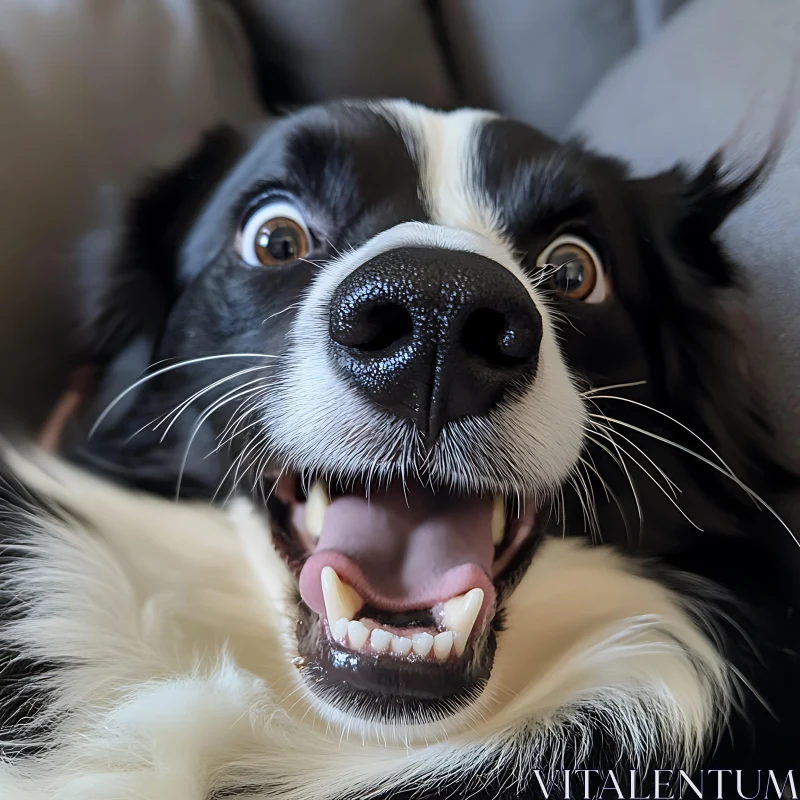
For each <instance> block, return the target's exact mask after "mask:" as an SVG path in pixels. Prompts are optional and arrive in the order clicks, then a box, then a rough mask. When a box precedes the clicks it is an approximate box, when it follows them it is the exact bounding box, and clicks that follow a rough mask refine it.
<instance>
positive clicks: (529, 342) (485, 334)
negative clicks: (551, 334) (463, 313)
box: [461, 308, 541, 369]
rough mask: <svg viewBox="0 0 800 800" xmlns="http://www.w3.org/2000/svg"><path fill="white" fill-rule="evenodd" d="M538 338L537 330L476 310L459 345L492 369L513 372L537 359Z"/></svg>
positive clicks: (494, 312)
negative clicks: (514, 369) (496, 368)
mask: <svg viewBox="0 0 800 800" xmlns="http://www.w3.org/2000/svg"><path fill="white" fill-rule="evenodd" d="M540 338H541V335H540V331H539V329H538V328H536V326H532V325H528V324H526V323H525V322H524V321H521V320H520V321H514V320H513V319H512V318H510V317H509V316H506V315H505V314H502V313H501V312H499V311H496V310H495V309H491V308H478V309H476V310H475V311H473V312H472V314H470V316H469V319H468V320H467V322H466V324H465V325H464V328H463V330H462V333H461V345H462V347H463V348H464V350H465V351H466V352H467V353H468V354H469V355H471V356H473V357H478V358H480V359H482V360H483V361H484V362H486V363H487V364H488V365H489V366H491V367H499V368H503V367H505V368H509V369H513V368H514V367H519V366H523V365H525V364H527V363H528V362H529V361H530V360H531V359H532V358H534V357H535V356H536V354H537V352H538V348H539V342H540Z"/></svg>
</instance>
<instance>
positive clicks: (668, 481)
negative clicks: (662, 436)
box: [591, 414, 682, 500]
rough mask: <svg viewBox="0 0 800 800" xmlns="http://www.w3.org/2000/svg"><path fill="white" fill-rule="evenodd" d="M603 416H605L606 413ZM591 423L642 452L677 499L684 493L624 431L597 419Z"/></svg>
mask: <svg viewBox="0 0 800 800" xmlns="http://www.w3.org/2000/svg"><path fill="white" fill-rule="evenodd" d="M603 416H605V414H604V415H603ZM591 425H592V427H593V428H594V429H595V430H604V431H606V433H609V434H613V435H614V436H616V437H617V438H618V439H622V441H623V442H627V443H628V444H629V445H630V446H631V447H633V448H634V449H635V450H637V451H638V452H639V453H641V454H642V455H643V456H644V457H645V458H646V459H647V460H648V461H649V462H650V464H651V465H652V466H653V468H654V469H655V470H657V471H658V473H659V474H660V475H661V477H662V478H664V480H665V481H666V484H667V486H668V487H669V489H670V493H671V494H672V496H673V497H674V498H675V499H676V500H677V499H678V494H680V493H682V492H681V488H680V487H679V486H678V484H676V483H675V481H673V480H672V479H671V478H670V477H669V475H667V473H666V472H664V470H663V469H661V467H659V466H658V464H656V462H655V461H653V459H652V458H651V457H650V456H649V455H648V454H647V453H646V452H645V451H644V450H642V448H641V447H639V445H637V444H636V442H634V441H633V440H632V439H630V438H629V437H627V436H625V435H624V434H623V433H620V432H619V431H618V430H615V429H614V428H612V427H611V426H610V425H603V424H602V423H600V422H598V421H597V420H591Z"/></svg>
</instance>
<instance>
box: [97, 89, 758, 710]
mask: <svg viewBox="0 0 800 800" xmlns="http://www.w3.org/2000/svg"><path fill="white" fill-rule="evenodd" d="M232 164H233V165H234V166H231V165H232ZM220 165H222V168H221V169H220V168H219V167H220ZM750 185H751V184H750V182H749V180H744V181H741V182H739V183H734V184H729V185H727V186H723V185H722V184H721V182H720V180H719V174H718V170H717V166H716V164H711V165H709V167H708V168H707V169H706V170H704V171H702V172H701V173H700V174H699V176H697V177H695V178H693V179H689V178H688V177H687V176H686V175H685V174H684V173H683V172H681V171H679V170H678V171H674V172H671V173H668V174H664V175H661V176H658V177H656V178H652V179H647V180H633V179H630V178H629V177H628V176H627V175H626V172H625V170H624V168H623V167H622V166H621V165H620V164H619V163H618V162H616V161H612V160H609V159H605V158H601V157H597V156H595V155H593V154H591V153H588V152H585V151H584V150H583V149H581V148H580V147H579V146H578V145H566V146H565V145H559V144H558V143H556V142H554V141H552V140H550V139H548V138H546V137H544V136H543V135H541V134H539V133H537V132H536V131H534V130H532V129H531V128H529V127H527V126H525V125H522V124H519V123H515V122H511V121H508V120H505V119H502V118H499V117H496V116H494V115H491V114H488V113H483V112H476V111H458V112H454V113H449V114H446V113H438V112H434V111H429V110H425V109H422V108H419V107H416V106H413V105H410V104H408V103H404V102H387V103H380V104H358V103H341V104H334V105H329V106H325V107H319V108H313V109H310V110H307V111H305V112H303V113H300V114H298V115H295V116H292V117H289V118H287V119H285V120H281V121H278V122H275V123H273V124H271V125H270V126H269V127H267V128H266V130H264V131H263V133H262V134H260V135H259V136H258V137H257V138H256V139H255V140H254V141H252V142H244V141H242V140H239V139H236V138H231V137H228V136H225V135H218V136H214V137H211V138H210V139H209V140H208V141H207V142H206V145H205V147H204V148H203V150H202V151H201V153H200V154H199V155H198V156H196V157H195V158H194V159H192V161H191V162H190V163H188V164H187V165H184V166H183V167H182V168H181V169H179V170H178V171H177V172H176V173H175V174H174V175H172V176H170V177H169V178H167V179H166V180H164V181H162V182H161V183H160V185H159V186H158V187H157V188H156V189H155V190H153V191H151V192H149V193H148V195H147V197H146V198H145V199H143V200H142V201H141V202H140V203H138V204H137V205H135V206H134V209H133V211H132V214H131V222H132V226H131V229H130V230H131V231H132V233H129V234H128V237H129V238H127V239H126V240H125V243H126V244H125V246H124V247H123V248H122V250H121V253H122V255H121V262H117V264H116V265H115V269H117V270H119V271H118V272H117V273H116V276H115V277H116V279H117V280H119V281H121V283H118V285H117V287H116V290H115V291H116V292H117V295H118V297H119V298H121V300H120V302H119V303H116V304H115V303H113V302H110V300H109V295H108V294H106V295H104V306H103V308H104V309H105V310H106V311H108V309H109V308H112V309H118V308H124V309H125V315H124V316H122V317H116V316H114V315H113V314H112V315H110V316H109V315H108V314H106V316H105V317H103V319H102V320H101V321H102V322H103V323H104V324H105V327H104V328H103V331H102V332H103V334H104V338H102V341H103V342H104V355H110V354H116V353H118V352H119V350H120V349H121V347H122V345H123V343H126V342H128V341H129V340H130V335H131V334H132V333H133V332H141V331H142V330H147V331H149V333H150V335H151V336H152V337H153V339H154V340H155V341H156V342H157V344H156V346H155V349H154V351H153V356H152V359H151V360H153V361H156V360H157V361H159V362H160V363H159V364H158V366H157V368H156V373H155V374H154V375H153V376H151V377H149V378H147V379H146V380H143V381H141V382H139V383H138V384H137V389H136V391H135V392H134V393H131V394H128V395H126V399H127V400H130V399H131V398H132V397H133V398H135V402H134V403H133V405H129V407H128V410H127V411H126V413H125V414H124V415H123V417H122V419H121V420H119V421H118V422H117V424H116V425H108V424H107V423H104V424H103V425H101V426H100V428H99V430H98V433H97V438H96V441H95V443H94V444H93V445H92V446H91V447H90V449H89V451H88V454H89V458H91V459H92V460H94V461H95V463H101V464H102V465H103V467H104V468H105V469H106V470H108V471H112V472H115V473H116V474H118V475H120V476H122V477H125V478H126V479H128V480H130V481H132V482H134V483H137V484H140V485H143V486H148V487H150V488H157V489H159V490H163V491H166V492H172V491H174V490H175V482H176V480H177V479H178V478H179V477H180V480H181V482H182V485H183V487H184V489H185V490H187V491H189V492H192V493H194V494H201V495H209V496H210V495H213V494H214V493H215V492H216V493H217V496H218V497H219V498H224V497H226V496H228V495H229V494H230V493H231V491H232V490H233V489H234V488H235V487H237V486H245V487H247V488H248V489H257V490H258V493H257V497H259V498H262V499H263V501H264V503H265V505H266V506H267V507H268V508H269V511H270V514H271V520H272V530H273V538H274V543H275V546H276V549H277V550H278V551H279V552H280V553H281V555H282V556H283V559H284V562H285V565H286V570H287V573H288V574H289V575H290V576H291V579H292V580H291V582H290V583H291V586H292V587H293V589H292V591H293V592H294V594H293V595H292V597H291V598H289V600H288V602H287V604H286V606H285V609H284V610H285V612H286V613H287V614H289V615H290V616H291V624H292V626H293V637H292V641H291V642H290V645H289V646H290V652H294V654H295V656H296V659H297V665H298V667H300V670H299V674H300V675H301V676H302V678H303V680H304V681H305V682H306V684H307V686H308V687H309V688H310V689H311V690H312V692H313V693H314V694H315V695H316V696H317V698H318V699H319V702H320V703H321V704H322V705H323V706H324V707H325V708H327V709H328V712H329V714H330V715H334V716H335V715H336V714H337V713H341V714H345V715H349V716H350V717H352V718H359V719H369V720H378V721H380V722H388V723H393V722H396V721H403V722H414V723H424V722H427V721H430V720H434V719H442V718H446V717H448V716H449V715H453V714H457V712H459V711H462V710H463V709H465V708H466V707H468V706H469V704H470V703H471V702H473V701H474V700H475V698H476V697H477V696H478V695H480V693H481V691H482V689H483V688H484V686H485V685H486V684H487V681H488V680H489V678H490V675H491V673H492V667H493V659H494V658H495V656H496V651H497V648H499V647H506V648H510V649H513V648H514V640H513V637H504V634H503V633H502V629H503V625H504V607H505V605H506V603H507V602H508V600H509V598H510V597H512V596H513V594H514V592H515V588H516V587H517V586H518V585H519V583H520V581H521V580H523V578H524V576H525V574H526V572H527V571H528V569H529V566H530V565H531V564H532V563H535V560H536V552H537V544H538V543H539V542H540V541H541V540H542V539H543V537H545V536H546V535H547V534H550V533H553V532H558V534H559V535H561V534H562V532H563V533H566V534H569V535H575V534H578V535H583V534H584V533H585V534H587V535H589V536H591V538H592V539H594V540H595V541H597V540H600V541H603V542H611V543H614V544H617V545H619V546H621V547H625V548H627V549H629V550H632V551H634V552H647V553H652V552H665V551H669V550H671V549H674V548H676V547H681V546H682V545H683V543H684V542H685V541H686V540H687V538H688V537H687V534H690V535H691V536H697V535H699V534H698V533H697V530H696V529H697V528H700V527H703V528H707V529H708V528H710V529H712V530H714V531H716V532H725V531H727V530H729V529H731V528H732V522H731V519H732V518H734V517H739V518H740V519H744V516H743V515H744V514H745V512H744V511H743V510H742V509H744V506H743V505H740V504H739V500H738V499H737V498H736V497H735V495H734V490H736V491H738V489H737V487H736V485H735V483H734V482H733V481H731V479H730V477H729V475H728V471H729V466H727V465H730V466H731V467H733V468H734V469H735V470H737V471H738V474H739V475H740V476H741V477H742V478H743V479H745V480H746V481H755V480H756V479H757V478H758V477H759V475H761V474H763V473H764V472H765V471H766V470H768V469H770V467H769V461H768V460H767V459H766V458H765V457H764V450H763V446H762V444H761V436H762V430H761V427H760V425H759V423H758V420H757V416H756V413H755V405H754V402H753V399H752V396H751V391H750V389H749V388H747V382H746V380H742V375H741V371H740V369H739V362H738V361H737V352H738V351H737V350H736V348H735V347H734V346H733V345H732V344H731V340H730V338H729V336H728V331H727V329H726V326H725V324H724V322H723V311H724V309H723V307H722V302H721V301H722V298H723V295H724V293H725V291H726V290H728V289H730V288H731V287H733V286H734V284H735V282H736V281H735V276H734V272H733V268H732V266H731V264H730V263H729V262H728V260H726V258H725V257H724V255H723V254H722V253H721V252H720V250H719V248H718V247H717V245H716V244H715V243H714V241H713V235H714V232H715V231H716V229H717V227H718V226H719V225H720V223H721V222H722V221H723V220H724V219H725V217H726V215H727V214H728V213H729V211H730V210H731V209H732V208H733V207H734V206H735V205H736V204H737V203H738V202H739V200H740V199H741V198H742V196H743V195H744V193H745V192H746V191H747V190H748V189H749V188H750ZM212 189H213V191H212ZM207 195H208V201H207V202H206V199H207V198H206V196H207ZM198 199H200V200H201V201H202V202H201V203H200V205H201V206H202V208H201V210H200V211H199V212H198V213H195V210H196V208H195V207H197V206H198V202H197V201H198ZM120 263H121V264H122V266H121V267H120V266H119V265H120ZM130 293H133V294H135V295H136V296H137V297H139V298H140V299H141V302H140V303H139V304H138V306H137V305H136V304H135V303H133V302H132V301H131V299H130ZM109 303H110V305H109ZM153 309H159V310H158V311H157V313H154V312H153ZM160 309H163V310H164V313H163V314H162V313H161V311H160ZM137 314H138V316H137ZM146 349H147V350H148V358H150V353H149V349H148V348H146ZM198 412H199V413H198ZM164 414H166V416H165V417H161V416H160V415H164ZM159 418H160V421H159ZM154 420H155V421H156V423H157V424H156V425H155V430H144V431H142V432H141V433H140V434H139V435H137V436H136V437H134V438H133V439H130V436H131V434H132V433H134V432H136V431H138V430H139V429H140V428H142V427H143V426H146V425H147V423H149V422H151V421H154ZM181 426H184V427H181ZM176 430H179V431H181V432H182V433H178V434H176ZM206 430H211V431H212V432H213V434H214V436H212V437H211V438H210V439H209V440H208V441H207V442H206V443H205V446H206V447H207V449H206V450H203V451H202V452H199V454H200V456H201V457H202V456H206V455H207V453H208V451H209V450H213V458H212V459H211V460H210V461H209V460H208V459H203V458H200V459H194V458H193V457H192V452H191V451H190V450H189V448H190V447H192V443H193V442H194V448H195V451H200V450H202V447H203V445H202V444H198V442H201V440H202V436H203V434H204V432H205V431H206ZM164 434H167V435H166V436H164ZM214 437H216V438H214ZM129 439H130V441H129V443H128V444H126V445H125V446H124V447H123V446H121V442H122V441H123V440H125V441H127V440H129ZM171 442H174V443H175V446H173V447H170V443H171ZM187 453H188V457H187ZM209 463H211V464H213V466H212V467H211V468H209V467H208V465H209ZM198 465H199V466H198ZM179 473H180V476H179ZM742 497H743V498H744V495H742ZM745 499H746V498H745ZM259 502H261V499H259ZM553 611H554V610H553ZM541 613H545V614H547V613H551V610H548V609H541ZM550 645H551V643H548V644H547V645H546V646H547V647H550ZM543 646H545V645H543Z"/></svg>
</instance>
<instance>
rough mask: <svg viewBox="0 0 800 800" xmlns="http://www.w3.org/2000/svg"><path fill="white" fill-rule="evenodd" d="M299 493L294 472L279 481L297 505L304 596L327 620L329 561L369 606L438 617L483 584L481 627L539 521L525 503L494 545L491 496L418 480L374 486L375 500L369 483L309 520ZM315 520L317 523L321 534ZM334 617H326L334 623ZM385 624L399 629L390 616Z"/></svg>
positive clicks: (280, 492) (294, 515)
mask: <svg viewBox="0 0 800 800" xmlns="http://www.w3.org/2000/svg"><path fill="white" fill-rule="evenodd" d="M296 495H297V485H296V479H295V478H293V477H284V478H283V479H281V481H280V482H279V485H278V488H277V496H278V499H280V500H281V501H282V502H283V503H285V504H286V505H288V506H289V508H290V509H291V522H292V527H293V528H294V530H295V531H296V532H297V534H299V536H300V539H301V540H302V541H303V542H304V543H305V545H306V548H307V550H308V552H309V556H308V558H307V560H306V561H305V563H304V565H303V567H302V570H301V572H300V579H299V582H300V594H301V596H302V598H303V600H304V602H305V603H306V605H308V606H309V608H311V609H312V610H313V611H314V612H316V613H317V614H318V615H319V616H320V618H322V619H327V612H326V605H325V596H324V593H323V583H324V580H323V573H324V571H326V568H330V569H332V570H334V571H335V572H336V575H337V576H338V578H339V579H340V581H342V582H343V583H344V584H346V585H348V586H350V587H352V588H353V589H355V590H356V592H358V595H360V598H361V599H362V600H363V604H364V605H363V607H362V608H364V611H365V613H367V610H368V608H370V607H371V608H373V609H375V610H377V611H378V612H385V613H388V614H394V613H397V614H401V615H402V614H408V613H412V612H418V611H419V612H423V611H425V612H427V611H433V612H434V615H435V616H437V617H438V615H439V614H440V613H441V609H442V607H443V605H442V604H445V603H447V601H449V600H451V599H452V598H455V597H459V596H464V595H466V594H467V593H468V592H470V591H471V590H473V589H480V590H481V591H482V592H483V594H482V597H483V601H482V604H481V608H480V611H479V613H478V615H477V618H476V620H475V625H474V627H473V629H474V630H475V631H478V630H481V629H483V627H484V626H485V625H486V624H487V623H488V621H489V620H490V618H491V615H492V613H493V609H494V605H495V588H494V583H493V580H494V578H495V577H496V576H497V575H498V574H499V573H500V572H501V571H502V570H503V569H504V568H505V566H506V565H507V564H508V563H509V562H510V560H511V559H512V558H513V556H514V554H515V553H516V552H517V551H518V549H519V546H520V545H521V544H522V542H524V541H525V539H526V538H527V537H528V536H529V534H530V533H531V531H532V529H533V524H534V511H533V508H529V509H527V510H526V511H523V513H522V514H521V515H520V516H516V517H513V518H512V519H510V520H508V521H506V522H505V538H504V540H503V542H502V543H501V544H500V545H499V546H496V544H495V540H496V537H495V540H493V536H492V527H493V526H492V508H493V500H492V497H491V496H488V495H483V496H479V495H472V496H469V495H463V494H453V493H449V492H447V491H438V492H437V491H434V490H432V489H431V488H429V487H426V486H422V485H421V484H406V486H405V487H403V486H402V484H401V483H400V482H399V481H398V482H394V483H392V484H391V485H390V486H389V487H388V488H380V489H374V490H372V491H371V492H370V494H369V497H367V494H366V491H365V490H364V487H358V488H354V489H353V490H352V491H349V492H344V493H342V492H341V491H338V492H337V491H334V493H333V496H332V498H330V500H329V504H328V505H327V506H326V507H325V509H324V517H323V518H322V519H321V521H320V518H319V516H318V517H317V523H316V525H310V524H309V521H308V519H307V515H309V514H310V511H309V506H310V504H311V501H310V500H309V501H306V502H302V501H298V499H297V496H296ZM531 505H532V504H531ZM501 508H502V505H501ZM312 516H313V515H312ZM309 527H316V528H317V530H316V533H317V535H318V539H317V540H316V541H315V537H313V536H311V535H310V532H309ZM496 527H497V524H495V528H496ZM495 532H496V533H497V531H495ZM327 571H328V572H329V571H330V570H327ZM356 618H362V617H361V615H360V614H356ZM428 618H429V617H428ZM335 622H337V620H333V619H332V620H327V623H328V625H329V626H333V624H334V623H335ZM367 623H368V625H367V627H369V628H370V629H371V627H372V623H369V621H368V620H367ZM398 624H400V623H398ZM417 624H419V623H417ZM383 627H384V628H385V629H390V630H392V631H394V632H397V631H396V630H395V629H394V628H392V625H391V623H388V622H387V623H384V624H383ZM442 629H443V628H442V627H440V630H442ZM419 630H422V629H421V628H420V629H419ZM430 632H431V633H433V634H435V633H436V632H437V631H436V629H435V628H434V629H432V630H431V631H430Z"/></svg>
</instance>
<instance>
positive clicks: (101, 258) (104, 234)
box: [80, 126, 244, 365]
mask: <svg viewBox="0 0 800 800" xmlns="http://www.w3.org/2000/svg"><path fill="white" fill-rule="evenodd" d="M243 149H244V148H243V141H242V138H241V137H240V136H239V135H238V134H237V133H236V132H235V131H234V130H233V129H232V128H229V127H227V126H221V127H219V128H217V129H215V130H213V131H210V132H209V133H207V134H206V135H205V136H204V137H203V139H202V141H201V142H200V144H199V146H198V148H197V149H196V150H195V151H194V152H193V153H192V154H191V155H190V156H189V157H188V158H187V159H186V160H185V161H184V162H183V163H181V164H179V165H178V166H177V167H175V168H173V169H171V170H169V171H167V172H165V173H162V174H159V175H156V176H154V177H152V178H151V179H150V180H148V181H146V182H145V185H144V186H143V187H142V190H141V191H140V192H139V193H138V195H137V196H136V197H135V198H133V200H132V201H131V202H130V203H129V204H127V207H126V208H125V209H124V210H122V212H121V213H119V212H118V216H121V219H120V220H117V221H116V222H115V223H113V222H112V223H110V224H109V225H107V226H106V227H105V228H104V229H102V230H100V231H98V232H95V234H93V235H92V236H90V237H89V238H88V239H87V241H86V242H85V246H84V247H83V248H82V250H83V259H82V261H83V264H82V269H81V283H82V284H83V286H82V289H83V292H82V294H83V296H84V297H85V298H87V299H86V302H85V303H84V317H85V319H84V320H83V321H82V329H83V333H82V336H81V347H80V351H81V352H80V359H81V360H83V361H88V362H92V363H97V364H100V365H105V364H107V363H108V362H109V361H110V360H111V359H113V358H114V357H115V356H117V355H118V354H119V353H120V352H121V351H122V350H123V348H124V347H125V346H126V345H127V344H128V343H129V342H130V341H131V339H133V338H134V337H135V336H136V335H137V334H146V335H149V336H151V337H156V336H157V335H158V333H159V332H160V329H161V326H162V324H163V322H164V318H165V316H166V314H167V311H168V309H169V308H170V306H171V305H172V303H173V302H174V300H175V293H176V286H175V275H176V259H177V252H178V248H179V247H180V245H181V243H182V241H183V239H184V237H185V236H186V234H187V233H188V230H189V227H190V226H191V224H192V222H193V220H194V219H195V217H196V216H197V214H198V213H199V211H200V209H201V208H202V207H203V205H204V204H205V202H206V200H207V199H208V197H209V195H210V193H211V192H212V191H213V189H214V188H215V187H216V185H217V184H218V183H219V181H220V180H221V178H222V177H223V176H224V175H225V174H226V173H227V172H228V170H229V169H230V168H231V166H232V165H233V163H234V162H235V161H236V160H237V159H238V158H239V156H240V155H241V153H242V152H243Z"/></svg>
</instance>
